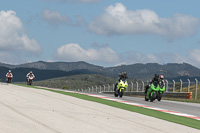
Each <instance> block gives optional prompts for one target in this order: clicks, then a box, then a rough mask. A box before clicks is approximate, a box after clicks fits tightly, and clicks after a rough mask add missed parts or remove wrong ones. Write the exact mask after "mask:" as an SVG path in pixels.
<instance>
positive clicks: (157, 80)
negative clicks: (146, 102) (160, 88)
mask: <svg viewBox="0 0 200 133" xmlns="http://www.w3.org/2000/svg"><path fill="white" fill-rule="evenodd" d="M152 83H153V84H154V85H155V86H157V85H158V84H159V75H158V74H155V75H154V77H153V79H152V81H151V82H150V84H149V85H147V86H146V87H145V93H147V90H148V89H149V88H150V86H151V84H152Z"/></svg>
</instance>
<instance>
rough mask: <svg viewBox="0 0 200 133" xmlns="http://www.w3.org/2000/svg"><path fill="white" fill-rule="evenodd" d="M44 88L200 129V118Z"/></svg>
mask: <svg viewBox="0 0 200 133" xmlns="http://www.w3.org/2000/svg"><path fill="white" fill-rule="evenodd" d="M21 86H25V87H31V88H36V89H43V88H39V87H34V86H27V85H21ZM43 90H47V91H51V92H56V93H60V94H64V95H68V96H72V97H76V98H80V99H83V100H88V101H92V102H97V103H101V104H105V105H108V106H112V107H116V108H120V109H124V110H127V111H131V112H136V113H140V114H144V115H148V116H152V117H156V118H158V119H163V120H166V121H170V122H174V123H178V124H182V125H185V126H188V127H192V128H196V129H199V130H200V121H199V120H195V119H191V118H186V117H182V116H176V115H173V114H168V113H164V112H160V111H156V110H151V109H146V108H143V107H137V106H133V105H127V104H123V103H119V102H115V101H110V100H105V99H101V98H96V97H91V96H87V95H83V94H77V93H70V92H64V91H59V90H49V89H43Z"/></svg>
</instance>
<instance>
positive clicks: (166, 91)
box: [166, 80, 168, 92]
mask: <svg viewBox="0 0 200 133" xmlns="http://www.w3.org/2000/svg"><path fill="white" fill-rule="evenodd" d="M166 92H168V81H167V80H166Z"/></svg>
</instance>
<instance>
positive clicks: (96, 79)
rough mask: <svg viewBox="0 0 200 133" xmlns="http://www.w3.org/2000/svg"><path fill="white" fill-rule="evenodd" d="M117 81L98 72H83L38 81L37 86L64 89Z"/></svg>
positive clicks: (85, 87)
mask: <svg viewBox="0 0 200 133" xmlns="http://www.w3.org/2000/svg"><path fill="white" fill-rule="evenodd" d="M115 82H116V79H115V78H110V77H106V76H102V75H97V74H82V75H74V76H67V77H61V78H53V79H48V80H42V81H36V82H34V83H33V85H35V86H45V87H50V88H63V89H72V90H74V89H81V88H82V89H88V87H92V86H93V87H95V86H99V85H101V86H102V85H108V84H109V85H112V84H114V83H115Z"/></svg>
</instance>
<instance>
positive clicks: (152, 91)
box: [145, 83, 161, 102]
mask: <svg viewBox="0 0 200 133" xmlns="http://www.w3.org/2000/svg"><path fill="white" fill-rule="evenodd" d="M159 90H160V87H159V84H153V83H152V84H151V85H150V87H149V88H148V90H146V94H145V101H148V100H150V101H151V102H153V101H154V100H155V99H156V98H158V91H159ZM160 96H161V95H160V93H159V98H160Z"/></svg>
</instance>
